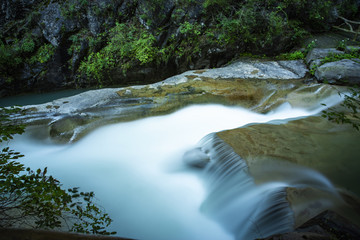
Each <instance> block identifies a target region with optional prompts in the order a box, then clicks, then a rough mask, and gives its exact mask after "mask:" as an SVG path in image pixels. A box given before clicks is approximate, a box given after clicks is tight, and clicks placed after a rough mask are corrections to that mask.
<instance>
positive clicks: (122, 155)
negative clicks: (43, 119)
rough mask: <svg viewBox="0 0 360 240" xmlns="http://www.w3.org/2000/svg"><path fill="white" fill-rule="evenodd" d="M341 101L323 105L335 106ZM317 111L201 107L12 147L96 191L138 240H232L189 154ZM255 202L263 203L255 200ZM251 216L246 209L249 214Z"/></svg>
mask: <svg viewBox="0 0 360 240" xmlns="http://www.w3.org/2000/svg"><path fill="white" fill-rule="evenodd" d="M339 101H340V98H337V97H336V96H334V97H332V98H329V99H327V100H324V101H322V102H323V103H325V104H327V105H328V106H331V105H333V104H335V103H337V102H339ZM322 109H323V106H321V105H320V104H319V106H318V107H316V108H312V110H311V111H307V110H304V109H293V108H291V107H290V106H289V105H286V104H285V105H283V106H282V107H281V108H279V109H278V110H276V111H273V112H271V113H269V114H266V115H261V114H257V113H253V112H250V111H248V110H245V109H242V108H239V107H225V106H221V105H195V106H190V107H187V108H184V109H182V110H180V111H177V112H175V113H173V114H169V115H166V116H161V117H151V118H146V119H142V120H137V121H133V122H127V123H119V124H113V125H109V126H105V127H101V128H99V129H97V130H95V131H93V132H92V133H90V134H88V135H87V136H85V137H84V138H83V139H81V140H80V141H78V142H76V143H73V144H70V145H55V144H52V143H49V142H48V141H43V140H35V138H33V137H32V136H33V135H32V134H34V133H33V132H32V133H31V131H36V129H33V130H31V129H29V130H28V131H27V133H25V134H24V135H21V136H17V137H16V138H15V139H14V140H13V141H12V142H11V143H10V146H11V147H12V148H13V149H15V150H17V151H20V152H21V153H23V154H25V158H24V159H22V162H23V163H24V164H25V165H26V166H30V167H32V168H34V169H35V168H44V167H48V172H49V173H50V174H52V175H53V176H54V177H56V178H57V179H59V180H60V181H61V182H62V183H63V184H64V187H75V186H78V187H80V190H82V191H94V192H95V194H96V197H97V199H98V201H99V204H100V205H101V206H103V207H104V208H105V209H106V211H107V212H108V213H109V214H110V216H111V218H112V219H113V220H114V222H113V224H112V227H111V229H109V230H110V231H117V233H118V234H117V235H119V236H123V237H129V238H136V239H145V240H146V239H150V240H151V239H154V240H155V239H156V240H162V239H164V240H165V239H166V240H168V239H171V240H176V239H179V240H184V239H199V240H203V239H208V240H212V239H214V240H217V239H222V240H226V239H234V236H232V234H231V233H227V232H226V231H225V230H224V229H223V228H222V227H221V226H220V225H219V224H218V223H217V222H216V221H215V220H212V219H211V218H208V217H206V216H205V215H204V214H202V213H201V211H200V206H201V204H202V202H203V201H204V199H205V197H206V192H205V188H204V185H203V183H204V181H206V179H203V176H202V171H200V170H192V169H189V168H187V167H186V166H185V165H184V164H183V163H182V156H183V154H184V153H185V152H186V151H187V150H189V149H191V148H193V147H194V146H195V145H196V144H197V143H198V141H199V140H200V139H201V138H202V137H204V136H205V135H207V134H208V133H211V132H216V131H220V130H225V129H231V128H236V127H240V126H243V125H246V124H249V123H260V122H269V121H272V120H282V121H283V120H286V119H293V118H299V117H304V116H308V115H313V114H316V113H318V112H319V111H321V110H322ZM254 197H255V198H256V197H257V196H254ZM251 210H252V209H244V211H251Z"/></svg>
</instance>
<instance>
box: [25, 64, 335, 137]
mask: <svg viewBox="0 0 360 240" xmlns="http://www.w3.org/2000/svg"><path fill="white" fill-rule="evenodd" d="M284 66H285V67H284ZM306 71H307V70H306V67H305V65H304V64H303V62H302V61H289V62H281V64H280V63H278V62H267V61H265V62H264V61H262V62H259V61H251V62H249V61H248V62H238V63H234V64H231V65H229V66H227V67H224V68H220V69H203V70H194V71H188V72H185V73H183V74H180V75H177V76H174V77H171V78H168V79H166V80H164V81H162V82H158V83H155V84H149V85H142V86H133V87H125V88H113V89H100V90H92V91H88V92H84V93H81V94H78V95H75V96H72V97H68V98H63V99H58V100H55V101H53V102H50V103H45V104H40V105H33V106H26V107H24V109H26V111H27V113H26V115H25V116H21V117H20V118H21V119H22V120H23V121H25V122H26V123H28V124H37V123H38V122H48V123H49V127H50V130H49V131H50V132H51V133H52V134H51V136H52V137H53V138H54V139H58V140H60V141H61V142H67V141H69V140H70V139H71V140H77V139H79V137H80V136H82V134H83V133H86V132H88V131H90V130H91V129H93V128H95V127H97V126H101V125H104V124H109V123H114V122H120V121H129V120H135V119H138V118H143V117H148V116H154V115H161V114H166V113H169V112H173V111H175V110H177V109H179V108H181V107H184V106H186V105H189V104H196V103H208V102H212V103H221V104H226V105H236V106H242V107H246V108H249V109H252V110H254V111H257V112H263V113H264V112H268V111H270V110H271V109H274V108H275V107H277V106H279V105H281V104H283V103H284V102H290V104H292V105H293V106H306V105H311V104H312V102H313V101H315V100H316V99H317V98H319V97H320V98H322V97H327V96H328V95H329V94H331V93H333V92H334V91H336V90H334V89H331V88H329V87H328V86H325V85H324V86H322V85H320V84H315V85H304V84H303V78H304V75H305V73H306ZM314 91H319V93H321V94H320V95H314V94H312V93H313V92H314ZM299 99H304V101H299ZM299 104H300V105H299ZM62 119H82V120H81V121H82V122H81V124H78V125H77V124H73V123H74V121H72V124H70V125H68V124H66V125H67V126H66V132H67V134H64V133H63V134H60V132H59V131H58V130H56V129H58V128H60V129H63V127H64V126H63V125H62V124H60V123H59V124H57V122H60V121H63V122H64V120H62ZM68 121H69V120H68ZM75 122H77V121H75ZM60 126H61V127H60ZM69 126H70V128H69ZM71 128H73V129H72V130H71ZM76 129H77V130H76Z"/></svg>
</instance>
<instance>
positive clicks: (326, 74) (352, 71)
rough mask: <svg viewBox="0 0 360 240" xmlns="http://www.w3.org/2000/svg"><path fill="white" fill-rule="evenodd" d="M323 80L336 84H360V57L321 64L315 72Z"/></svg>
mask: <svg viewBox="0 0 360 240" xmlns="http://www.w3.org/2000/svg"><path fill="white" fill-rule="evenodd" d="M315 77H316V78H317V79H318V80H319V81H321V82H329V83H335V84H350V85H355V84H356V85H359V84H360V59H351V60H350V59H343V60H340V61H336V62H329V63H325V64H323V65H321V66H320V67H318V68H317V70H316V72H315Z"/></svg>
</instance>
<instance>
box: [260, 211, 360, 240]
mask: <svg viewBox="0 0 360 240" xmlns="http://www.w3.org/2000/svg"><path fill="white" fill-rule="evenodd" d="M302 239H309V240H322V239H324V240H327V239H344V240H345V239H360V229H359V227H358V226H356V225H354V224H353V223H351V222H350V221H349V220H347V219H346V218H344V217H342V216H340V215H339V214H337V213H336V212H334V211H329V210H327V211H324V212H322V213H321V214H319V215H317V216H316V217H314V218H312V219H310V220H309V221H308V222H306V223H304V224H303V225H302V226H300V227H298V228H297V229H295V231H294V232H290V233H285V234H280V235H275V236H271V237H268V238H264V240H302Z"/></svg>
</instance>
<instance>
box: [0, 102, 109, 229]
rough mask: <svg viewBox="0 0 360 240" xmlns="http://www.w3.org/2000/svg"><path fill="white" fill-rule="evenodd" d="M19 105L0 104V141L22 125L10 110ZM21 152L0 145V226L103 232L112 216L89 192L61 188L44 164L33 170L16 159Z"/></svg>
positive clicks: (14, 111)
mask: <svg viewBox="0 0 360 240" xmlns="http://www.w3.org/2000/svg"><path fill="white" fill-rule="evenodd" d="M15 113H16V114H19V113H20V109H16V108H13V109H5V108H0V123H1V125H0V144H3V143H4V142H7V141H9V140H10V139H12V138H13V135H15V134H21V133H23V132H24V126H21V125H16V124H14V121H12V120H11V118H10V115H11V114H15ZM21 157H23V155H22V154H21V153H19V152H15V151H14V150H11V149H10V148H9V147H5V146H2V150H1V151H0V228H9V227H32V228H40V229H60V228H61V229H62V230H63V229H64V227H68V228H69V230H70V231H74V232H80V233H93V234H104V235H109V234H115V232H112V233H110V232H107V231H106V227H108V226H109V225H110V224H111V222H112V220H111V219H110V217H109V215H108V214H106V213H104V212H103V211H102V209H100V208H99V207H98V206H97V205H96V204H94V202H93V201H94V193H93V192H79V190H78V188H71V189H68V190H64V189H63V188H62V186H61V183H60V182H59V181H58V180H56V179H55V178H54V177H52V176H50V175H48V174H47V168H45V169H44V170H41V169H38V170H36V171H33V170H31V169H30V168H25V166H24V165H23V164H21V163H20V162H18V161H17V160H18V159H19V158H21Z"/></svg>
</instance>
